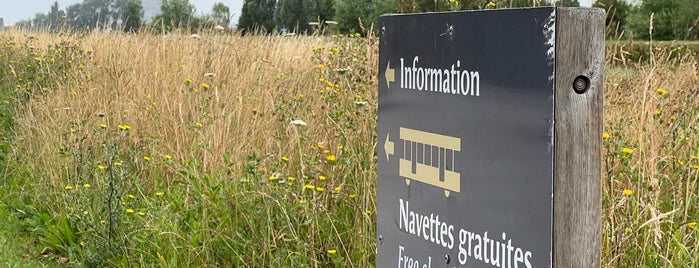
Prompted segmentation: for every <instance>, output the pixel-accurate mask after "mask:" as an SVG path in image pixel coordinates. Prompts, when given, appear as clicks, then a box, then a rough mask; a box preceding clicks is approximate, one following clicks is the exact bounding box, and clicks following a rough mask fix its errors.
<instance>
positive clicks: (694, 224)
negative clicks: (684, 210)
mask: <svg viewBox="0 0 699 268" xmlns="http://www.w3.org/2000/svg"><path fill="white" fill-rule="evenodd" d="M687 226H689V227H694V226H697V222H695V221H691V222H688V223H687Z"/></svg>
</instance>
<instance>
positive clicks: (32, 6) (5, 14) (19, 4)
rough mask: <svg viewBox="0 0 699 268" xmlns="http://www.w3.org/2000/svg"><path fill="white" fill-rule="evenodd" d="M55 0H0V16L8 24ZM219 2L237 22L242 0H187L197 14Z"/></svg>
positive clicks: (64, 3) (61, 1) (71, 0)
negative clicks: (226, 7)
mask: <svg viewBox="0 0 699 268" xmlns="http://www.w3.org/2000/svg"><path fill="white" fill-rule="evenodd" d="M54 1H55V0H20V1H17V0H0V18H4V19H5V25H6V26H9V25H12V24H14V23H15V22H17V21H20V20H24V19H31V18H34V15H36V14H37V13H48V12H49V10H51V5H52V4H53V2H54ZM57 2H58V5H59V6H60V8H61V9H63V10H65V8H66V7H68V6H70V5H72V4H75V3H82V2H83V0H57ZM217 2H221V3H223V4H225V5H226V6H228V7H229V8H230V9H231V15H233V19H232V20H231V22H233V24H237V23H238V17H239V16H240V11H241V10H242V9H243V0H189V3H191V4H193V5H194V6H195V7H196V10H197V13H198V14H200V15H201V14H205V13H209V12H211V8H212V7H213V6H214V3H217Z"/></svg>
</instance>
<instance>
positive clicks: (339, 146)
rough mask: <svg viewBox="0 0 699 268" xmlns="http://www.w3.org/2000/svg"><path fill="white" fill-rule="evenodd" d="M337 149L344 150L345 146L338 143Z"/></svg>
mask: <svg viewBox="0 0 699 268" xmlns="http://www.w3.org/2000/svg"><path fill="white" fill-rule="evenodd" d="M337 149H338V150H340V151H342V149H345V146H342V145H338V146H337Z"/></svg>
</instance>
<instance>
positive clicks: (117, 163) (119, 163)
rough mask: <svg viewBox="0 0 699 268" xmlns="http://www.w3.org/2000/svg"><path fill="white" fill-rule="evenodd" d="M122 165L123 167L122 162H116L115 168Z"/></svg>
mask: <svg viewBox="0 0 699 268" xmlns="http://www.w3.org/2000/svg"><path fill="white" fill-rule="evenodd" d="M121 165H122V164H121V162H119V161H116V162H114V166H115V167H120V166H121Z"/></svg>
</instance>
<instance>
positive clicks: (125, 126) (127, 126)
mask: <svg viewBox="0 0 699 268" xmlns="http://www.w3.org/2000/svg"><path fill="white" fill-rule="evenodd" d="M130 129H131V126H129V125H119V130H130Z"/></svg>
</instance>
